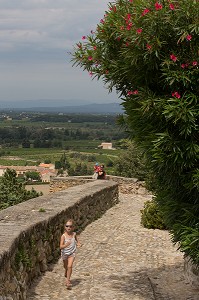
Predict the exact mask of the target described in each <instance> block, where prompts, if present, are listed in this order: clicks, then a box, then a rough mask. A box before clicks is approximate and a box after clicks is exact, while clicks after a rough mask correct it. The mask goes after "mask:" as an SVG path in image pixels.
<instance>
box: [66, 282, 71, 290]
mask: <svg viewBox="0 0 199 300" xmlns="http://www.w3.org/2000/svg"><path fill="white" fill-rule="evenodd" d="M66 287H67V289H70V288H71V287H72V284H71V282H70V280H69V281H66Z"/></svg>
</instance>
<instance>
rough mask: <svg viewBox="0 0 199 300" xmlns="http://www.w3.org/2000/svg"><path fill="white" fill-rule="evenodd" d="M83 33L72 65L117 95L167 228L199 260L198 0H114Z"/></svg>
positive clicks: (182, 248)
mask: <svg viewBox="0 0 199 300" xmlns="http://www.w3.org/2000/svg"><path fill="white" fill-rule="evenodd" d="M82 39H83V40H84V41H82V42H79V43H78V44H77V45H76V47H75V49H74V53H73V60H74V64H75V65H80V66H81V67H83V68H84V69H85V70H87V71H88V72H89V73H90V75H91V76H93V78H95V77H96V78H97V79H99V78H102V79H103V80H104V82H105V83H106V84H108V86H109V89H110V91H111V90H112V88H113V87H114V88H115V89H116V91H117V92H118V93H119V94H120V97H121V99H122V100H123V107H124V109H125V115H124V116H123V118H122V120H121V122H122V124H125V126H126V128H127V130H128V132H129V134H130V136H131V137H132V138H133V139H135V140H136V141H137V142H138V143H139V144H140V145H141V146H142V147H143V148H144V149H145V152H146V157H147V163H148V166H149V168H150V172H151V186H152V187H153V191H154V194H155V196H156V201H157V203H158V205H159V207H160V209H161V212H162V213H163V216H164V220H165V222H166V226H167V228H169V229H170V231H171V233H172V235H173V241H174V242H179V245H180V249H181V250H182V251H184V252H185V254H186V255H189V256H190V257H191V258H192V260H193V261H194V262H195V263H196V264H198V265H199V255H198V250H199V134H198V125H199V68H198V65H199V61H198V44H199V2H198V1H197V0H178V1H177V0H173V1H172V2H171V1H164V0H159V1H155V0H133V1H132V0H129V1H127V0H116V1H115V2H114V3H110V4H109V8H108V10H107V11H106V13H105V16H104V18H103V19H102V20H101V21H100V24H98V26H97V29H96V30H95V31H94V32H92V33H91V34H89V35H88V36H86V37H85V36H84V37H82Z"/></svg>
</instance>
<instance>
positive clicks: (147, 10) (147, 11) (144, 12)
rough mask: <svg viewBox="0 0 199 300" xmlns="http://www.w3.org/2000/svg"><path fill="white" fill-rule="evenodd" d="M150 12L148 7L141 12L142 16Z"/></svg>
mask: <svg viewBox="0 0 199 300" xmlns="http://www.w3.org/2000/svg"><path fill="white" fill-rule="evenodd" d="M149 12H150V9H148V8H145V9H144V10H143V12H142V16H145V15H146V14H148V13H149Z"/></svg>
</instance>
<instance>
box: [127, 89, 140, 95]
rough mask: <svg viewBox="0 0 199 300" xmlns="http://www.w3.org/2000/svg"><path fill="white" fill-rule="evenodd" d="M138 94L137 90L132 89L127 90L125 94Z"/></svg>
mask: <svg viewBox="0 0 199 300" xmlns="http://www.w3.org/2000/svg"><path fill="white" fill-rule="evenodd" d="M137 94H138V90H134V91H128V92H127V95H128V96H131V95H137Z"/></svg>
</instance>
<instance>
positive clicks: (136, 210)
mask: <svg viewBox="0 0 199 300" xmlns="http://www.w3.org/2000/svg"><path fill="white" fill-rule="evenodd" d="M148 199H151V195H138V194H120V202H119V204H117V205H116V206H114V207H112V208H111V209H109V210H108V211H107V212H106V213H105V214H104V215H103V216H102V217H101V218H100V219H98V220H96V221H95V222H93V223H92V224H90V225H88V226H87V227H86V229H85V230H84V231H83V232H82V233H81V235H80V240H81V242H82V243H83V246H82V247H81V248H80V249H79V250H78V253H77V257H76V261H75V264H74V268H73V274H72V278H71V279H72V283H73V287H72V289H71V290H67V289H66V287H65V278H64V269H63V264H62V261H61V259H60V260H59V261H58V263H57V264H56V265H54V266H53V268H52V271H47V272H46V273H45V274H44V275H43V276H42V277H41V278H38V279H37V280H36V281H35V283H34V284H33V285H32V287H31V289H30V291H29V295H28V299H29V300H33V299H35V300H36V299H38V300H55V299H59V300H63V299H70V300H105V299H106V300H129V299H130V300H199V291H196V290H193V289H192V287H191V286H190V285H189V284H187V283H186V282H185V279H184V274H183V266H184V263H183V255H182V253H180V252H178V251H177V250H176V247H174V246H173V244H172V243H171V241H170V236H169V233H168V232H167V231H162V230H149V229H145V228H143V227H142V226H141V225H140V209H142V208H143V204H144V202H145V201H146V200H148Z"/></svg>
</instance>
